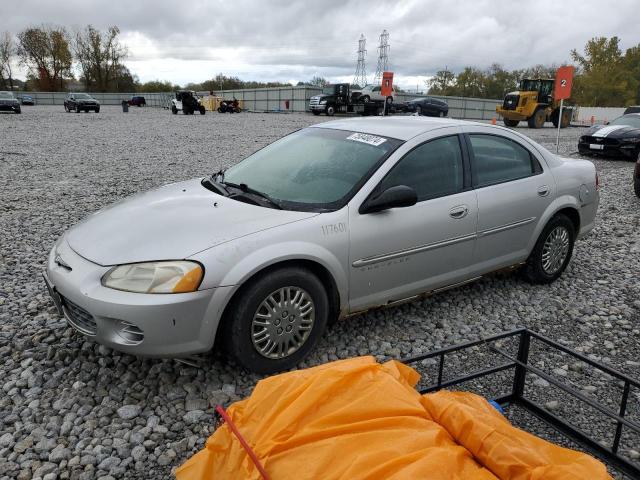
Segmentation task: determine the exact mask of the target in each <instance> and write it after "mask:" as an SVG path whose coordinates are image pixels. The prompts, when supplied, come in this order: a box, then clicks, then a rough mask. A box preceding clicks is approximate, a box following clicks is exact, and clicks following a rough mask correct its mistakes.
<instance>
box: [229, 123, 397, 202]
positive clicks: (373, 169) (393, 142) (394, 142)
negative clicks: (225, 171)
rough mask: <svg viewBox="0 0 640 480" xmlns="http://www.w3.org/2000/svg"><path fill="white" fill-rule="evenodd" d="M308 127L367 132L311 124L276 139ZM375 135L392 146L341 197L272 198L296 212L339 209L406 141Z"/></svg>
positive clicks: (231, 197)
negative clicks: (319, 199)
mask: <svg viewBox="0 0 640 480" xmlns="http://www.w3.org/2000/svg"><path fill="white" fill-rule="evenodd" d="M310 128H318V129H320V130H339V131H342V132H349V133H367V132H358V131H354V130H347V129H342V128H324V127H316V126H313V125H312V126H310V127H305V128H299V129H297V130H294V131H293V132H291V133H289V134H288V135H285V136H283V137H280V138H278V139H277V140H280V139H282V138H285V137H288V136H289V135H293V134H294V133H297V132H299V131H301V130H306V129H310ZM370 135H373V134H370ZM377 136H380V137H384V138H386V139H387V140H388V141H389V142H390V144H391V145H392V148H390V149H389V151H388V152H386V153H385V154H384V155H382V156H381V157H380V158H379V159H378V161H377V162H375V163H374V164H373V165H372V166H371V168H370V169H369V170H368V171H367V172H366V173H365V174H364V175H363V176H362V178H361V179H360V180H359V181H358V182H356V183H355V184H354V185H353V187H352V188H351V190H349V191H348V192H347V193H346V194H345V195H344V196H343V197H342V198H340V199H338V200H336V201H335V202H329V203H302V202H293V201H289V200H283V199H281V198H273V200H275V201H276V202H277V203H278V204H279V205H280V207H281V208H282V210H289V211H297V212H315V213H327V212H335V211H337V210H340V209H341V208H343V207H344V206H345V205H347V204H348V203H349V202H350V201H351V199H352V198H353V197H354V196H355V195H356V194H357V193H358V192H359V191H360V190H361V189H362V187H364V185H365V184H366V183H367V182H368V181H369V179H370V178H371V177H372V176H373V174H374V173H376V171H378V169H379V168H380V167H381V166H382V165H384V163H385V162H386V161H387V160H388V159H389V157H390V156H391V155H393V154H394V153H395V152H396V151H397V150H398V148H400V147H401V146H402V145H403V144H404V143H406V142H405V140H400V139H397V138H393V137H388V136H386V135H377ZM275 141H276V140H274V142H275ZM274 142H271V143H268V144H267V145H265V146H264V147H262V148H260V149H258V150H256V151H255V152H252V153H251V154H250V155H248V156H247V157H245V158H244V159H242V160H241V161H239V162H238V163H236V164H235V165H239V164H240V163H242V162H244V161H245V160H246V159H247V158H249V157H251V156H252V155H254V154H256V153H258V152H259V151H261V150H263V149H265V148H266V147H268V146H269V145H271V144H272V143H274ZM235 165H233V166H235ZM227 198H230V199H232V200H233V196H230V197H227ZM237 201H241V200H237ZM260 206H263V205H260ZM264 208H273V207H269V206H264Z"/></svg>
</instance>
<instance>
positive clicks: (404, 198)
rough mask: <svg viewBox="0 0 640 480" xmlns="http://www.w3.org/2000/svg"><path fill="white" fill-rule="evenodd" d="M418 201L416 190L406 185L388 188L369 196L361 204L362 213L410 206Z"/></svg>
mask: <svg viewBox="0 0 640 480" xmlns="http://www.w3.org/2000/svg"><path fill="white" fill-rule="evenodd" d="M417 202H418V194H417V193H416V191H415V190H414V189H413V188H411V187H407V186H406V185H396V186H395V187H391V188H387V189H386V190H385V191H383V192H382V193H381V194H380V195H378V196H376V197H373V198H369V199H368V200H366V201H365V202H364V203H363V204H362V205H361V206H360V210H359V212H360V213H361V214H363V215H364V214H365V213H374V212H381V211H382V210H388V209H390V208H402V207H410V206H411V205H415V204H416V203H417Z"/></svg>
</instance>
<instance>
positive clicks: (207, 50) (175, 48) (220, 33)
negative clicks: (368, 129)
mask: <svg viewBox="0 0 640 480" xmlns="http://www.w3.org/2000/svg"><path fill="white" fill-rule="evenodd" d="M639 7H640V2H639V1H638V0H616V1H611V2H603V1H602V0H571V1H564V0H563V1H561V0H536V1H527V2H523V1H511V0H496V1H491V0H460V1H452V0H437V1H434V0H422V1H421V0H404V1H386V2H383V1H375V0H316V1H314V2H310V1H306V0H304V1H303V0H298V1H295V0H233V1H230V0H179V1H175V0H128V1H123V0H110V1H102V0H101V1H98V0H55V1H50V0H40V1H37V0H20V1H19V2H14V3H13V5H12V6H11V8H7V4H6V3H5V6H4V8H3V9H2V10H3V15H2V22H0V30H9V31H10V32H12V33H14V34H15V33H17V32H19V31H20V30H21V29H23V28H25V27H27V26H29V25H34V24H36V25H37V24H41V23H47V24H56V25H64V26H65V27H67V28H68V29H69V30H71V31H72V30H73V29H74V28H77V27H80V26H83V25H86V24H88V23H90V24H93V25H94V26H96V27H98V28H106V27H107V26H109V25H117V26H118V27H120V30H121V32H122V34H121V40H122V41H123V43H125V44H126V45H127V46H128V49H129V57H128V59H127V61H126V64H127V66H128V67H129V68H130V70H131V71H132V72H133V73H134V74H136V75H138V77H139V78H140V80H141V81H148V80H155V79H160V80H170V81H172V82H175V83H179V84H184V83H187V82H199V81H203V80H206V79H209V78H211V77H212V76H215V75H216V74H217V73H219V72H221V73H224V74H227V75H235V76H238V77H240V78H242V79H243V80H261V81H270V80H280V81H288V82H294V83H296V82H298V81H300V80H303V81H304V80H308V79H310V78H311V77H313V76H314V75H319V76H323V77H326V78H328V79H329V80H332V81H337V80H347V81H350V80H351V79H352V78H353V74H354V71H355V65H356V59H357V54H356V51H357V47H358V39H359V37H360V34H361V33H364V35H365V37H366V38H367V50H368V54H367V57H366V59H367V73H368V75H369V80H370V81H371V80H372V79H373V74H374V73H375V69H376V60H377V46H378V43H379V35H380V33H381V32H382V30H383V29H387V30H388V32H389V35H390V38H389V44H390V46H391V49H390V54H389V68H390V70H392V71H394V72H395V74H396V83H399V84H400V86H403V87H405V88H406V87H410V88H415V86H416V85H420V88H422V87H423V82H424V80H425V79H426V78H428V77H429V76H430V75H432V74H433V73H434V72H436V71H437V70H440V69H442V68H444V67H445V66H447V67H448V68H449V69H450V70H453V71H458V70H460V69H461V68H463V67H464V66H467V65H474V66H478V67H487V66H489V65H490V64H492V63H494V62H497V63H500V64H502V65H503V66H505V67H506V68H509V69H514V68H523V67H527V66H531V65H534V64H538V63H544V64H550V63H557V64H560V63H562V62H567V61H569V60H570V56H569V52H570V50H571V49H572V48H578V49H579V50H582V47H583V46H584V44H585V42H586V41H587V40H588V39H590V38H591V37H594V36H613V35H618V36H619V37H620V38H621V39H622V46H623V48H627V47H630V46H632V45H635V44H638V43H640V27H639V26H638V12H639Z"/></svg>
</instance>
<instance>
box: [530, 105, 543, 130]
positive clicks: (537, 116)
mask: <svg viewBox="0 0 640 480" xmlns="http://www.w3.org/2000/svg"><path fill="white" fill-rule="evenodd" d="M546 120H547V114H546V113H545V111H544V109H542V108H539V109H538V110H536V111H535V112H534V114H533V115H531V116H530V117H529V118H528V119H527V123H528V124H529V128H542V127H543V126H544V122H545V121H546Z"/></svg>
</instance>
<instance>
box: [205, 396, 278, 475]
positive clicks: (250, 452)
mask: <svg viewBox="0 0 640 480" xmlns="http://www.w3.org/2000/svg"><path fill="white" fill-rule="evenodd" d="M216 412H218V413H219V414H220V416H221V417H222V419H223V420H224V421H225V422H227V425H229V428H230V429H231V431H232V432H233V434H234V435H235V436H236V438H237V439H238V441H239V442H240V445H242V448H244V450H245V452H247V455H249V458H250V459H251V461H252V462H253V464H254V465H255V466H256V468H257V469H258V472H260V475H261V476H262V478H263V479H264V480H269V475H267V471H266V470H265V469H264V467H263V466H262V464H261V463H260V460H259V459H258V456H257V455H256V454H255V452H254V451H253V450H252V449H251V447H250V446H249V444H248V443H247V441H246V440H245V439H244V437H243V436H242V435H241V434H240V432H239V431H238V429H237V428H236V426H235V425H234V423H233V422H232V421H231V417H230V416H229V415H227V412H226V411H225V409H224V408H222V405H217V406H216Z"/></svg>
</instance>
